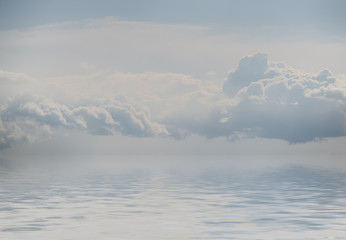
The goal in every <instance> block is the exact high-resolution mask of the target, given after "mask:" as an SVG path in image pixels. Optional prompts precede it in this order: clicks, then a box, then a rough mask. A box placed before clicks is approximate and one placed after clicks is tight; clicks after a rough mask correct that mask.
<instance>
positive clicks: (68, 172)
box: [0, 156, 346, 240]
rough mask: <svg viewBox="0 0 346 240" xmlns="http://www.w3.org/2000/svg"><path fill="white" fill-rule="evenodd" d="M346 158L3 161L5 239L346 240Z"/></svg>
mask: <svg viewBox="0 0 346 240" xmlns="http://www.w3.org/2000/svg"><path fill="white" fill-rule="evenodd" d="M345 166H346V159H343V157H342V156H319V157H308V156H305V157H304V156H300V157H297V156H270V157H268V156H87V157H86V156H68V157H66V156H49V157H42V156H41V157H18V158H1V159H0V239H6V240H11V239H25V240H27V239H35V240H38V239H44V240H49V239H59V240H65V239H83V240H85V239H100V240H101V239H102V240H106V239H107V240H108V239H109V240H110V239H121V240H126V239H131V240H136V239H141V240H142V239H148V240H156V239H160V240H161V239H174V240H182V239H346V167H345Z"/></svg>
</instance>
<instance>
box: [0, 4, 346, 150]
mask: <svg viewBox="0 0 346 240" xmlns="http://www.w3.org/2000/svg"><path fill="white" fill-rule="evenodd" d="M345 12H346V1H222V0H218V1H205V0H200V1H197V0H195V1H192V0H190V1H153V0H151V1H105V0H103V1H79V0H78V1H43V0H42V1H35V0H34V1H19V0H13V1H0V52H1V54H2V55H1V57H0V150H1V149H2V150H3V151H5V152H6V151H7V152H8V153H9V154H15V153H29V152H30V153H40V152H42V151H43V150H42V149H41V147H40V146H45V148H44V153H45V154H47V153H49V152H54V153H59V152H65V151H66V152H69V153H73V152H83V151H85V152H86V153H90V152H96V153H147V154H150V153H160V154H164V153H203V154H204V153H208V154H212V153H225V154H229V153H232V152H235V153H263V154H273V153H275V154H279V153H285V154H291V153H295V152H296V153H305V154H306V153H307V154H321V153H326V154H330V153H337V154H344V153H345V149H344V148H343V147H342V146H344V144H345V142H346V125H345V124H346V106H345V102H346V69H345V62H346V31H345V26H346V25H345V24H344V23H345V22H346V21H345V14H344V13H345ZM325 140H327V141H325ZM90 145H92V146H93V147H88V150H83V149H85V146H90ZM71 146H73V149H71ZM156 146H160V149H159V150H158V149H157V147H156ZM273 146H275V147H273ZM201 149H203V150H201Z"/></svg>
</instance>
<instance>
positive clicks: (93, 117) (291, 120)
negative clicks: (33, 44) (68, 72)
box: [0, 53, 346, 149]
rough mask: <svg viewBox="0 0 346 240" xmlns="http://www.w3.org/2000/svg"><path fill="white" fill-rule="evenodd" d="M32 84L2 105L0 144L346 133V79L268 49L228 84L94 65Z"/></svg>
mask: <svg viewBox="0 0 346 240" xmlns="http://www.w3.org/2000/svg"><path fill="white" fill-rule="evenodd" d="M4 75H6V76H5V77H7V78H9V77H12V76H22V78H23V76H24V75H15V74H14V73H11V74H10V75H9V74H8V73H6V74H4ZM25 78H27V77H25ZM15 84H17V85H22V84H23V83H22V81H18V82H16V83H15ZM26 86H27V85H26ZM38 86H40V87H38ZM16 89H20V88H19V87H18V88H16ZM23 89H24V88H23ZM25 89H26V90H25V91H24V90H23V91H19V92H22V93H19V94H17V95H16V96H15V97H13V96H12V97H11V98H9V100H8V101H7V102H6V103H4V104H2V105H1V107H0V149H4V148H8V147H11V146H14V145H15V144H18V143H21V142H25V141H37V140H40V139H46V138H49V137H52V136H53V135H54V133H55V132H56V131H61V130H64V131H67V132H68V131H83V132H87V133H89V134H92V135H113V134H122V135H125V136H132V137H158V136H159V137H173V138H176V139H181V138H184V137H186V136H188V135H191V134H197V135H201V136H205V137H207V138H216V137H220V136H222V137H226V138H228V139H232V140H234V139H239V138H269V139H282V140H285V141H287V142H290V143H304V142H308V141H315V140H319V139H324V138H329V137H339V136H346V88H345V84H344V83H343V82H342V81H341V80H340V79H338V77H336V76H334V75H333V74H332V73H331V72H330V71H329V70H323V71H321V72H319V73H317V74H314V73H307V72H304V71H301V70H297V69H294V68H292V67H290V66H286V65H284V64H283V63H276V62H270V61H268V56H267V55H266V54H263V53H258V54H256V55H253V56H247V57H244V58H243V59H241V60H240V62H239V65H238V67H237V68H236V69H235V70H233V71H231V72H230V73H229V75H228V78H227V79H226V80H225V82H224V84H223V86H219V85H218V84H217V83H213V82H212V81H206V80H200V79H196V78H193V77H191V76H188V75H184V74H177V73H155V72H144V73H121V72H112V71H109V70H97V69H93V72H91V73H88V74H87V75H73V76H65V77H56V78H49V79H45V81H41V82H39V84H37V85H35V86H34V87H33V88H32V89H27V88H25ZM39 89H40V90H39ZM26 91H27V92H31V93H25V92H26Z"/></svg>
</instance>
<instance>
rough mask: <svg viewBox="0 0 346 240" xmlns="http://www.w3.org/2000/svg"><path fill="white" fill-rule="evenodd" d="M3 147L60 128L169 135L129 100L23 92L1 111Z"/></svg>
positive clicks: (30, 139) (139, 134) (124, 133)
mask: <svg viewBox="0 0 346 240" xmlns="http://www.w3.org/2000/svg"><path fill="white" fill-rule="evenodd" d="M0 117H1V118H0V149H4V148H8V147H12V146H14V145H16V144H18V143H21V142H26V141H29V142H32V141H36V140H39V139H41V140H42V139H47V138H49V137H50V136H51V135H52V134H53V132H52V130H55V131H61V130H69V131H86V132H87V133H89V134H93V135H113V134H115V133H116V132H120V133H121V134H122V135H126V136H134V137H153V136H156V135H167V134H168V133H167V131H166V129H165V127H164V126H162V125H160V124H158V123H156V122H153V121H151V119H150V115H149V114H148V113H147V112H145V111H144V110H143V111H138V110H136V109H135V108H134V107H133V106H131V104H130V103H126V102H119V101H117V100H112V99H110V100H105V101H103V102H97V101H94V102H87V103H85V104H81V105H78V106H66V105H64V104H61V103H58V102H55V101H54V100H52V99H49V98H47V97H43V96H36V95H32V94H28V93H27V94H21V95H18V96H16V97H15V98H14V99H12V100H10V101H9V102H8V103H7V105H6V106H3V107H2V108H1V111H0Z"/></svg>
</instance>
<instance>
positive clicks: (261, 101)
mask: <svg viewBox="0 0 346 240" xmlns="http://www.w3.org/2000/svg"><path fill="white" fill-rule="evenodd" d="M345 90H346V89H345V88H342V87H339V86H338V85H337V80H336V78H335V77H333V76H332V74H331V73H330V72H329V71H328V70H323V71H321V72H320V73H319V74H317V75H313V74H308V73H304V72H302V71H299V70H296V69H293V68H290V67H286V66H285V65H284V64H282V63H272V64H269V63H268V60H267V55H266V54H256V55H254V56H250V57H245V58H243V59H242V60H241V61H240V63H239V66H238V68H237V69H236V70H235V71H233V72H231V73H230V74H229V78H228V79H227V80H226V81H225V83H224V86H223V92H224V93H225V94H226V95H227V96H230V97H233V99H235V100H236V101H237V102H238V103H237V104H236V105H235V106H231V107H228V109H227V113H224V114H220V118H221V117H222V119H224V121H221V122H220V123H216V122H215V124H216V125H217V126H218V128H219V132H223V134H222V135H224V136H228V137H234V136H237V135H243V136H246V137H263V138H275V139H284V140H286V141H288V142H291V143H301V142H307V141H312V140H316V139H323V138H327V137H338V136H345V135H346V101H345V96H346V94H345V92H346V91H345ZM225 119H226V120H225Z"/></svg>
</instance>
